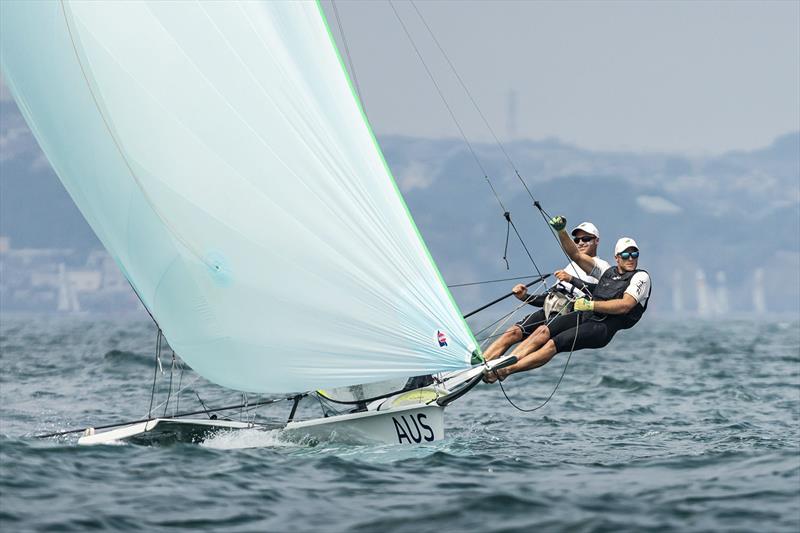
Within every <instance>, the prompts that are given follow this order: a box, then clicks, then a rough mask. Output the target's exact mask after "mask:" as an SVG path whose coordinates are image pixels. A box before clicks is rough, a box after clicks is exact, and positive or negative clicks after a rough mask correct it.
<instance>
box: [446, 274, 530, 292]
mask: <svg viewBox="0 0 800 533" xmlns="http://www.w3.org/2000/svg"><path fill="white" fill-rule="evenodd" d="M535 277H538V276H534V275H533V274H531V275H530V276H519V277H516V278H502V279H490V280H486V281H471V282H469V283H454V284H453V285H448V286H447V287H448V288H450V289H453V288H456V287H469V286H470V285H485V284H487V283H499V282H501V281H516V280H518V279H531V278H535Z"/></svg>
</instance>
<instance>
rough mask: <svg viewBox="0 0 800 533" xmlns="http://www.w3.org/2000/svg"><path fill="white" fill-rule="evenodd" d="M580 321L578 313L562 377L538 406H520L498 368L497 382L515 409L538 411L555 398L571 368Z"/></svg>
mask: <svg viewBox="0 0 800 533" xmlns="http://www.w3.org/2000/svg"><path fill="white" fill-rule="evenodd" d="M556 316H560V315H556ZM554 320H555V319H554ZM551 322H552V320H551ZM580 322H581V317H580V314H578V315H577V318H576V324H575V337H574V338H573V339H572V348H570V350H569V355H568V356H567V362H566V363H564V369H563V370H562V371H561V377H559V378H558V382H556V386H555V387H553V391H552V392H551V393H550V396H548V397H547V399H546V400H545V401H544V402H542V403H541V404H539V405H537V406H536V407H532V408H530V409H526V408H524V407H520V406H518V405H517V404H516V403H514V401H513V400H512V399H511V398H509V396H508V393H506V389H505V387H503V382H502V381H501V380H500V379H499V376H497V371H496V370H495V371H494V373H495V375H496V376H497V377H498V379H497V383H498V384H499V385H500V390H501V391H503V396H505V397H506V400H507V401H508V403H509V404H511V406H512V407H513V408H514V409H516V410H517V411H521V412H523V413H532V412H534V411H538V410H539V409H541V408H542V407H544V406H545V405H547V404H548V402H549V401H550V400H551V399H552V398H553V396H555V394H556V391H557V390H558V387H559V385H561V381H562V380H563V379H564V375H566V373H567V368H569V362H570V361H571V360H572V354H573V353H574V352H575V344H576V342H577V341H578V328H579V327H580ZM537 368H538V367H537Z"/></svg>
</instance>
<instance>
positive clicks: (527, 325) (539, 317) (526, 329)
mask: <svg viewBox="0 0 800 533" xmlns="http://www.w3.org/2000/svg"><path fill="white" fill-rule="evenodd" d="M544 322H545V318H544V309H539V310H538V311H536V312H535V313H531V314H529V315H528V316H526V317H525V318H523V319H522V320H520V321H519V322H517V323H516V324H514V325H515V326H517V327H518V328H519V329H521V330H522V338H523V339H527V338H528V337H530V336H531V334H532V333H533V331H534V330H535V329H536V328H538V327H539V326H541V325H542V324H544Z"/></svg>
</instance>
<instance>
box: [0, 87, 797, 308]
mask: <svg viewBox="0 0 800 533" xmlns="http://www.w3.org/2000/svg"><path fill="white" fill-rule="evenodd" d="M380 143H381V146H382V148H383V150H384V153H385V155H386V159H387V161H388V163H389V166H390V167H391V169H392V171H393V172H394V174H395V177H396V179H397V181H398V183H399V185H400V188H401V190H402V192H403V194H404V196H405V198H406V201H407V203H408V205H409V208H410V210H411V212H412V214H413V215H414V218H415V220H416V222H417V224H418V226H419V227H420V231H421V233H422V235H423V236H424V238H425V240H426V242H427V244H428V245H429V247H430V249H431V252H432V254H433V256H434V258H435V259H436V260H437V263H438V264H439V266H440V268H441V270H442V273H443V275H444V277H445V279H446V280H447V281H448V283H458V282H466V281H473V280H480V279H490V278H496V277H513V276H515V275H525V274H529V273H531V272H532V271H533V266H532V265H531V262H530V260H529V259H528V258H527V256H526V255H525V253H524V251H523V250H522V247H521V246H520V244H519V243H518V242H516V241H515V239H514V238H513V235H512V239H511V241H510V243H509V260H510V264H511V268H510V270H506V268H505V263H504V262H503V261H502V259H501V258H502V256H503V248H504V244H505V236H506V223H505V220H504V219H503V217H502V209H501V208H500V207H499V205H498V204H497V202H496V200H495V199H494V197H493V196H492V194H491V192H490V190H489V188H488V186H487V184H486V182H485V180H484V178H483V176H482V175H481V173H480V170H479V169H478V168H477V166H476V165H475V162H474V160H473V159H472V157H471V155H470V154H469V153H468V152H467V150H466V147H465V146H464V145H463V142H461V141H456V140H430V139H418V138H407V137H384V138H381V139H380ZM506 149H507V150H508V152H509V154H510V155H511V157H512V159H513V160H514V162H515V164H516V165H517V168H518V169H519V171H520V174H521V175H522V176H523V177H524V179H525V180H526V182H527V184H528V185H529V187H530V188H531V190H532V191H533V194H534V196H535V197H536V198H537V199H538V200H539V201H541V203H542V205H543V206H544V207H545V209H547V210H548V211H549V212H550V213H552V214H564V215H566V216H567V218H568V219H569V222H570V224H573V223H578V222H580V221H582V220H585V219H590V220H592V221H594V222H595V223H596V224H597V225H598V227H599V228H600V230H601V232H602V237H603V238H602V244H601V255H602V256H603V257H605V258H607V259H611V257H610V256H611V248H612V246H613V244H614V241H615V240H616V239H617V238H618V237H619V236H622V235H630V236H632V237H634V238H636V239H637V241H638V242H639V244H640V246H641V247H642V252H643V255H642V261H641V266H642V267H643V268H646V269H648V270H649V271H650V272H651V274H652V275H653V277H654V280H655V285H654V293H653V299H652V306H653V309H654V310H656V311H669V310H671V309H672V306H673V303H672V301H673V300H672V293H673V290H675V287H677V288H678V290H680V291H681V293H682V299H683V301H684V302H685V306H686V307H687V308H689V309H693V308H694V307H695V306H696V298H695V295H694V292H695V290H694V288H695V276H696V275H697V271H698V270H703V271H704V272H705V275H706V276H707V278H708V280H707V284H708V285H709V287H710V288H715V287H716V284H717V282H716V279H717V276H718V275H720V276H724V277H725V278H726V283H727V287H728V292H729V294H730V302H731V307H732V309H734V310H741V311H747V310H749V308H750V306H751V286H752V280H753V272H754V271H755V270H756V269H757V268H764V269H765V272H766V276H767V280H768V282H767V284H766V294H767V300H768V308H769V309H770V310H772V311H781V312H793V311H794V312H800V309H798V306H800V304H798V302H800V279H799V278H798V277H799V276H800V274H798V272H800V132H796V133H791V134H788V135H784V136H782V137H779V138H778V139H776V140H775V141H774V142H773V143H772V144H771V145H770V146H768V147H765V148H763V149H761V150H756V151H751V152H730V153H727V154H723V155H721V156H715V157H684V156H681V155H678V154H657V153H646V154H642V153H626V152H594V151H588V150H583V149H581V148H578V147H574V146H570V145H567V144H564V143H561V142H559V141H557V140H547V141H517V142H513V143H509V144H508V145H507V146H506ZM476 150H477V151H478V154H479V157H480V158H481V159H482V161H483V163H484V166H485V167H486V169H487V171H488V172H489V174H490V177H491V179H492V181H493V183H494V185H495V187H496V188H497V190H498V193H499V195H500V197H501V199H502V200H503V202H504V203H505V205H506V207H507V208H508V209H509V210H510V211H511V213H512V217H513V219H514V221H515V223H516V224H517V227H518V228H519V229H520V230H521V231H522V233H523V238H524V239H525V242H526V244H527V245H528V247H529V249H530V250H531V251H532V253H533V255H534V259H535V260H536V262H537V264H538V266H539V268H540V269H542V270H543V271H552V270H554V269H556V268H558V267H560V266H562V265H563V264H564V263H565V262H566V261H565V259H564V256H563V255H562V254H561V252H560V250H559V248H558V247H557V246H556V244H555V241H554V240H553V237H552V235H550V233H549V232H548V231H547V228H546V226H545V224H544V222H543V220H542V218H541V216H540V215H539V213H538V212H537V211H536V210H535V209H534V208H533V207H532V205H531V204H532V202H531V200H530V198H529V197H528V195H527V193H526V192H525V190H524V188H523V187H522V185H521V184H520V183H519V181H518V179H517V177H516V176H515V174H514V172H513V170H512V169H511V168H510V166H509V165H508V163H507V161H506V159H505V157H504V156H503V154H502V152H501V151H500V150H499V148H497V147H496V146H493V145H480V144H478V145H476ZM0 233H1V234H3V235H6V236H9V237H10V238H11V242H12V246H13V247H15V248H22V247H37V248H56V247H58V248H65V247H66V248H75V249H77V250H78V251H83V252H86V251H88V250H90V249H93V248H97V247H99V246H100V245H99V243H98V241H97V239H96V238H95V237H94V235H93V233H92V232H91V230H90V229H89V228H88V226H87V225H86V223H85V222H84V220H83V218H82V216H81V215H80V213H79V212H78V210H77V209H76V208H75V206H74V204H73V203H72V201H71V200H70V198H69V196H68V195H67V193H66V192H65V190H64V189H63V187H62V186H61V184H60V182H59V181H58V179H57V178H56V176H55V175H54V173H53V171H52V170H51V168H50V167H49V165H48V164H47V161H46V159H45V158H44V156H43V155H42V153H41V151H40V150H39V148H38V146H37V145H36V142H35V140H34V139H33V137H32V136H31V134H30V132H29V131H28V129H27V127H26V125H25V124H24V121H23V120H22V118H21V117H20V115H19V113H18V111H17V109H16V107H15V106H14V104H13V102H7V101H6V102H0ZM720 272H721V273H722V274H718V273H720ZM769 280H775V281H769ZM511 284H512V283H510V282H509V283H503V284H498V285H489V286H481V287H471V288H466V289H456V290H454V294H455V297H456V299H457V300H458V302H459V303H460V304H461V305H462V307H463V308H464V309H465V310H467V309H468V308H471V307H473V306H476V305H479V304H480V303H482V302H483V301H485V300H487V299H489V298H491V297H493V296H495V295H497V294H500V293H503V292H507V291H508V289H509V287H510V285H511ZM684 293H685V294H684ZM710 294H711V295H712V296H713V294H714V293H713V291H712V292H711V293H710Z"/></svg>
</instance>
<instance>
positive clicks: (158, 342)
mask: <svg viewBox="0 0 800 533" xmlns="http://www.w3.org/2000/svg"><path fill="white" fill-rule="evenodd" d="M156 327H158V324H156ZM161 337H162V335H161V328H158V333H157V334H156V360H155V365H153V388H152V390H151V391H150V407H149V408H148V409H147V418H153V398H154V397H155V395H156V376H158V367H160V366H161Z"/></svg>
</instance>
